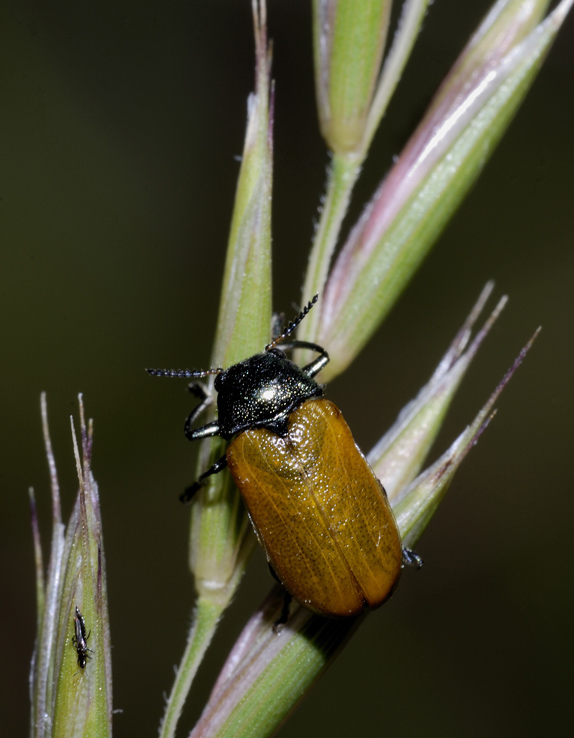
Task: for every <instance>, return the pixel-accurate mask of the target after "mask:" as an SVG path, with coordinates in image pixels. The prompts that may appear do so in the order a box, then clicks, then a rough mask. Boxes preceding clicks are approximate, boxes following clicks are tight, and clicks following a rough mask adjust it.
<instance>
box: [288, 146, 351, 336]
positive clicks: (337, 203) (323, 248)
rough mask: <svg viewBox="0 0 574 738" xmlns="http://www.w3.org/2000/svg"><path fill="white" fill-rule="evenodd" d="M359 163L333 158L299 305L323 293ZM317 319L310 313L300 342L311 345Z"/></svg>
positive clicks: (315, 333)
mask: <svg viewBox="0 0 574 738" xmlns="http://www.w3.org/2000/svg"><path fill="white" fill-rule="evenodd" d="M362 163H363V159H362V158H360V159H358V158H356V157H353V158H351V157H342V156H340V155H338V154H333V161H332V164H331V167H330V169H329V173H328V179H327V192H326V195H325V201H324V203H323V209H322V212H321V220H320V221H319V227H318V228H317V233H316V234H315V241H314V243H313V248H312V249H311V254H310V256H309V265H308V268H307V276H306V278H305V284H304V286H303V299H302V303H301V304H302V305H304V304H306V303H307V302H308V301H309V300H310V299H311V298H312V297H313V295H316V294H317V293H319V294H321V293H322V292H323V288H324V286H325V283H326V281H327V275H328V273H329V267H330V265H331V260H332V258H333V252H334V250H335V246H336V244H337V239H338V238H339V232H340V230H341V223H342V222H343V218H344V217H345V214H346V212H347V207H348V205H349V200H350V199H351V193H352V191H353V187H354V186H355V182H356V181H357V178H358V176H359V172H360V171H361V165H362ZM320 319H321V311H320V310H312V311H311V312H310V313H309V316H308V317H307V318H306V319H305V320H304V321H303V323H302V324H301V326H300V328H299V334H298V335H299V338H301V339H302V340H305V341H314V340H315V337H316V336H317V332H318V326H319V323H320Z"/></svg>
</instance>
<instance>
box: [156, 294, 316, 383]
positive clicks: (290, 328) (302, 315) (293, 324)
mask: <svg viewBox="0 0 574 738" xmlns="http://www.w3.org/2000/svg"><path fill="white" fill-rule="evenodd" d="M318 299H319V295H318V294H317V295H315V297H314V298H313V299H312V300H309V302H308V303H307V304H306V305H305V307H304V308H303V310H301V312H300V313H299V315H298V316H297V317H296V318H295V319H294V320H292V321H291V322H290V323H289V325H288V326H287V328H285V330H284V331H283V332H282V333H281V334H280V335H279V336H277V338H274V339H273V340H272V341H271V343H268V344H267V346H265V351H269V350H270V349H272V348H273V347H274V346H277V344H278V343H281V341H283V340H284V339H285V338H287V336H290V335H291V333H293V331H294V330H295V328H297V326H298V325H299V323H300V322H301V321H302V320H303V318H305V317H306V316H307V314H308V313H309V310H311V308H312V307H313V305H314V304H315V303H316V302H317V300H318ZM148 371H149V369H148Z"/></svg>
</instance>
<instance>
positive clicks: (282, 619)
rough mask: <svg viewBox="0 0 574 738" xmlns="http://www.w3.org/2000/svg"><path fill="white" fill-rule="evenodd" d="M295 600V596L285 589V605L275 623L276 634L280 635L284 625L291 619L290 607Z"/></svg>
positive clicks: (274, 630)
mask: <svg viewBox="0 0 574 738" xmlns="http://www.w3.org/2000/svg"><path fill="white" fill-rule="evenodd" d="M292 600H293V597H291V595H290V594H289V592H287V590H286V589H285V590H283V607H282V608H281V613H280V615H279V617H278V618H277V620H276V621H275V622H274V623H273V632H274V633H275V635H279V633H281V631H282V630H283V626H284V625H286V623H287V621H288V620H289V608H290V607H291V601H292Z"/></svg>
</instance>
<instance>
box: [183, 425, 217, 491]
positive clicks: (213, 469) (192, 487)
mask: <svg viewBox="0 0 574 738" xmlns="http://www.w3.org/2000/svg"><path fill="white" fill-rule="evenodd" d="M204 428H207V426H204ZM199 430H202V429H201V428H199ZM226 466H227V457H226V456H222V457H221V458H220V459H218V460H217V461H216V462H215V464H213V466H210V467H209V469H208V470H207V471H204V472H203V474H202V475H201V476H200V477H199V479H198V480H197V482H194V483H193V484H192V485H190V486H189V487H186V488H185V489H184V491H183V492H182V493H181V494H180V496H179V499H180V500H181V501H182V502H183V503H184V504H187V503H188V502H191V500H192V498H193V496H194V495H195V493H196V492H198V491H199V489H201V487H202V486H203V480H204V479H205V478H206V477H210V476H211V475H212V474H217V473H218V472H220V471H223V469H225V467H226Z"/></svg>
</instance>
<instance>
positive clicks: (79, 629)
mask: <svg viewBox="0 0 574 738" xmlns="http://www.w3.org/2000/svg"><path fill="white" fill-rule="evenodd" d="M74 631H75V635H73V636H72V645H73V646H74V648H75V649H76V653H77V654H78V666H79V667H80V669H85V668H86V664H87V663H88V659H91V658H92V657H91V656H90V654H89V652H90V650H91V649H89V648H88V638H89V637H90V633H91V632H92V631H90V633H87V632H86V623H85V622H84V618H83V616H82V613H81V612H80V609H79V608H78V606H77V605H76V614H75V616H74Z"/></svg>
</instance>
